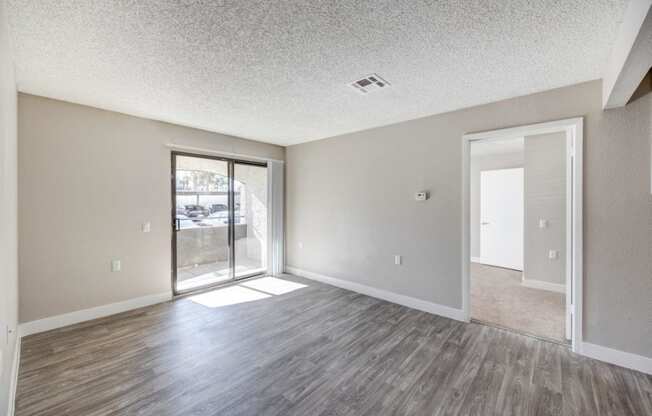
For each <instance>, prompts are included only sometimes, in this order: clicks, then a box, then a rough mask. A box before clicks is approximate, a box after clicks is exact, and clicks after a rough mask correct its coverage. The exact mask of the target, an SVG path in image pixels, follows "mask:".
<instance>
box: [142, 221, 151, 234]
mask: <svg viewBox="0 0 652 416" xmlns="http://www.w3.org/2000/svg"><path fill="white" fill-rule="evenodd" d="M141 230H142V231H143V232H144V233H148V232H150V231H152V223H150V222H149V221H147V222H144V223H143V224H142V225H141Z"/></svg>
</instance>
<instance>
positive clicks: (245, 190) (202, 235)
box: [172, 152, 267, 293]
mask: <svg viewBox="0 0 652 416" xmlns="http://www.w3.org/2000/svg"><path fill="white" fill-rule="evenodd" d="M172 258H173V261H172V263H173V270H172V274H173V287H174V292H175V293H185V292H190V291H193V290H198V289H204V288H206V287H210V286H216V285H219V284H223V283H225V282H230V281H232V280H234V279H241V278H245V277H250V276H254V275H258V274H263V273H265V272H266V271H267V167H266V165H265V164H259V163H253V162H245V161H236V160H231V159H225V158H217V157H212V156H203V155H193V154H186V153H178V152H173V153H172Z"/></svg>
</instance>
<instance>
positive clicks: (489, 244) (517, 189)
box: [480, 168, 524, 270]
mask: <svg viewBox="0 0 652 416" xmlns="http://www.w3.org/2000/svg"><path fill="white" fill-rule="evenodd" d="M523 211H524V202H523V168H515V169H497V170H486V171H482V172H480V257H481V262H482V263H484V264H489V265H492V266H499V267H506V268H509V269H515V270H523V220H524V218H523Z"/></svg>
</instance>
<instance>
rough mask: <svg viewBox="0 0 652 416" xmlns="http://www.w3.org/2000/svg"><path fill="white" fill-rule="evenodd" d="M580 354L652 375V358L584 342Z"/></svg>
mask: <svg viewBox="0 0 652 416" xmlns="http://www.w3.org/2000/svg"><path fill="white" fill-rule="evenodd" d="M580 354H582V355H585V356H587V357H590V358H594V359H596V360H600V361H604V362H606V363H610V364H615V365H618V366H620V367H625V368H629V369H631V370H636V371H640V372H641V373H645V374H650V375H652V358H650V357H644V356H642V355H637V354H632V353H630V352H625V351H620V350H614V349H612V348H608V347H603V346H601V345H596V344H591V343H589V342H583V343H582V345H581V350H580Z"/></svg>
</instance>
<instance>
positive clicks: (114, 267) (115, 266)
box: [111, 260, 122, 272]
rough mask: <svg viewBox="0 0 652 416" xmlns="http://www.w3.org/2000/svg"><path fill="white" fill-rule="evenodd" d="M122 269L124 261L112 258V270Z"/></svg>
mask: <svg viewBox="0 0 652 416" xmlns="http://www.w3.org/2000/svg"><path fill="white" fill-rule="evenodd" d="M120 270H122V262H121V261H120V260H111V271H112V272H119V271H120Z"/></svg>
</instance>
